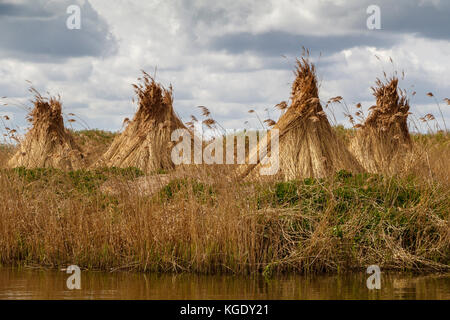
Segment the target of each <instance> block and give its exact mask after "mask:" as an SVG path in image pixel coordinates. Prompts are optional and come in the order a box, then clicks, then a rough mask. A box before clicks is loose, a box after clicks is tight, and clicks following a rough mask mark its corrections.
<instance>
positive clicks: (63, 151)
mask: <svg viewBox="0 0 450 320" xmlns="http://www.w3.org/2000/svg"><path fill="white" fill-rule="evenodd" d="M30 90H31V91H32V92H34V93H35V100H34V102H33V104H34V108H33V109H32V110H31V112H30V113H29V120H30V121H31V123H32V125H33V126H32V128H31V129H30V130H29V131H28V133H27V134H26V136H25V139H24V140H23V141H21V142H20V146H19V148H18V150H17V151H16V153H15V154H14V155H13V156H12V158H11V159H10V160H9V161H8V163H7V165H8V166H9V167H20V166H24V167H27V168H43V167H53V168H60V169H64V170H72V169H80V168H83V167H85V163H84V156H83V154H82V153H81V150H80V148H79V147H78V145H77V144H76V143H75V141H74V139H73V137H72V135H71V134H70V132H69V131H68V130H66V129H65V128H64V122H63V117H62V111H61V102H60V99H59V97H58V98H57V97H49V98H45V97H42V96H41V95H40V94H39V93H38V92H37V91H36V90H35V89H34V88H31V89H30Z"/></svg>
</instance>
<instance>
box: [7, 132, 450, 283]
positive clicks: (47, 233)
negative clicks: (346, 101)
mask: <svg viewBox="0 0 450 320" xmlns="http://www.w3.org/2000/svg"><path fill="white" fill-rule="evenodd" d="M342 132H344V131H342ZM344 133H345V132H344ZM448 141H449V138H448V136H445V135H442V136H437V135H422V136H414V137H413V142H414V144H415V146H416V148H417V150H418V151H417V152H418V156H417V157H416V158H417V159H419V160H420V159H422V158H421V155H422V152H426V153H427V155H428V161H427V162H420V163H421V166H419V165H418V164H419V162H417V163H416V165H414V166H411V170H410V171H407V172H402V174H399V175H397V176H393V177H385V176H382V175H375V174H357V175H353V174H350V173H348V172H345V171H339V172H336V173H335V175H334V176H332V177H330V178H328V179H304V180H293V181H286V182H282V181H278V180H276V179H275V178H269V179H265V180H258V181H251V182H249V181H246V182H236V181H232V180H228V179H223V176H222V175H221V174H218V172H219V171H217V170H216V169H214V168H213V167H210V168H209V167H206V168H204V170H206V171H207V176H208V177H209V180H208V183H206V182H204V180H202V178H201V177H200V176H195V172H194V171H193V172H191V174H190V175H187V176H189V177H190V178H173V179H172V180H171V181H170V182H168V183H167V184H166V185H164V186H163V187H162V188H161V190H160V191H159V192H156V193H154V194H153V195H143V194H139V193H137V192H134V191H133V189H127V188H122V189H121V190H120V192H119V193H118V194H116V195H108V194H104V193H102V192H101V191H100V186H101V185H102V184H103V183H104V182H105V181H113V182H114V181H118V182H123V181H133V180H135V179H136V178H137V177H142V176H143V173H142V172H141V171H140V170H138V169H135V168H128V169H118V168H109V169H101V168H99V169H95V170H78V171H70V172H64V171H60V170H55V169H25V168H16V169H2V170H1V171H0V190H1V192H0V202H1V203H2V206H1V207H0V239H1V241H0V262H1V263H2V264H9V265H40V266H47V267H55V268H56V267H62V266H67V265H68V264H77V265H79V266H80V267H82V268H88V269H99V270H121V269H127V270H128V269H132V270H136V271H146V272H149V271H154V272H198V273H236V274H248V273H262V274H264V275H265V276H271V275H273V274H275V273H277V272H299V273H306V272H338V271H339V272H341V271H348V270H355V269H357V270H359V269H365V268H366V267H367V266H368V265H370V264H378V265H379V266H380V267H381V268H382V269H384V270H386V269H395V270H413V271H448V270H449V269H450V267H449V265H450V233H449V230H450V217H449V215H450V210H449V208H450V191H449V190H450V188H449V181H448V176H447V175H445V174H443V172H444V173H445V172H448V170H449V168H448V166H449V165H448V161H445V159H448V156H449V152H450V149H449V148H450V147H449V143H448ZM425 147H426V150H425V151H423V148H425ZM2 150H3V149H2ZM8 152H9V151H8ZM419 160H417V161H419ZM424 163H425V164H426V166H425V164H424ZM191 170H193V169H191ZM208 170H209V171H208ZM430 172H431V175H430ZM154 177H155V175H149V176H146V179H153V178H154Z"/></svg>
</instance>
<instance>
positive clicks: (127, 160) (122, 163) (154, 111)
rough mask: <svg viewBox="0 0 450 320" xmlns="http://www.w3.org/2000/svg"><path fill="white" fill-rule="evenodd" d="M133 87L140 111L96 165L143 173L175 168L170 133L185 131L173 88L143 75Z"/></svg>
mask: <svg viewBox="0 0 450 320" xmlns="http://www.w3.org/2000/svg"><path fill="white" fill-rule="evenodd" d="M143 73H144V75H143V77H142V78H141V79H140V80H141V82H140V83H139V84H137V85H136V84H134V85H133V87H134V90H135V93H136V95H137V99H138V105H139V107H138V111H137V112H136V114H135V116H134V118H133V119H132V120H131V121H130V122H129V123H128V125H127V127H126V128H125V130H124V131H123V132H122V133H121V134H120V135H118V136H117V137H116V138H115V139H114V141H113V142H112V144H111V146H110V147H109V149H108V150H107V151H106V153H105V154H104V155H103V156H102V157H101V159H100V160H99V161H97V163H95V166H107V167H121V168H125V167H136V168H139V169H141V170H143V171H144V172H156V171H158V170H166V169H172V168H173V167H174V164H173V162H172V160H171V147H172V143H171V134H172V132H173V131H174V130H176V129H181V128H186V127H185V125H184V124H183V122H182V121H181V120H180V119H179V118H178V116H177V115H176V114H175V112H174V110H173V107H172V103H173V98H172V87H170V88H169V89H165V88H164V87H162V86H161V85H160V84H159V83H157V82H155V80H154V79H153V78H152V77H151V76H149V75H148V74H147V73H145V72H143Z"/></svg>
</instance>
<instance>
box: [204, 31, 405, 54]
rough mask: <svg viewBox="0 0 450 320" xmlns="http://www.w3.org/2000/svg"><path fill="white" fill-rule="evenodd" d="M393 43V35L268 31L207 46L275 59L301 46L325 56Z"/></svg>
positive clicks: (219, 39)
mask: <svg viewBox="0 0 450 320" xmlns="http://www.w3.org/2000/svg"><path fill="white" fill-rule="evenodd" d="M396 41H397V38H396V37H395V36H391V35H387V34H382V33H377V32H372V33H367V34H360V35H346V36H312V35H296V34H291V33H287V32H282V31H271V32H266V33H262V34H256V35H253V34H250V33H236V34H228V35H225V36H221V37H217V38H214V39H213V40H212V41H211V47H212V48H213V49H215V50H226V51H227V52H229V53H242V52H246V51H250V52H254V53H256V54H259V55H266V56H275V55H284V54H298V53H299V52H300V51H301V48H302V46H304V47H306V48H308V49H310V50H311V51H313V52H323V53H326V54H327V55H329V54H332V53H334V52H337V51H341V50H343V49H346V48H351V47H356V46H375V47H377V48H389V47H390V46H392V45H393V44H394V43H395V42H396Z"/></svg>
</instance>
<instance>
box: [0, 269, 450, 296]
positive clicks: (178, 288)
mask: <svg viewBox="0 0 450 320" xmlns="http://www.w3.org/2000/svg"><path fill="white" fill-rule="evenodd" d="M69 276H70V275H68V274H66V273H65V272H62V271H55V270H36V269H27V268H22V269H11V268H0V299H446V300H449V299H450V274H447V275H427V276H417V275H410V274H398V273H395V274H394V273H389V274H386V273H382V274H381V289H380V290H369V289H367V287H366V279H367V275H366V274H364V273H354V274H346V275H322V276H316V277H304V276H278V277H275V278H273V279H270V280H265V279H264V278H262V277H255V276H253V277H241V276H223V275H222V276H200V275H191V274H179V275H172V274H171V275H167V274H165V275H158V274H143V273H131V272H130V273H129V272H115V273H107V272H93V271H89V272H88V271H82V272H81V289H80V290H69V289H67V287H66V280H67V278H68V277H69Z"/></svg>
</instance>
